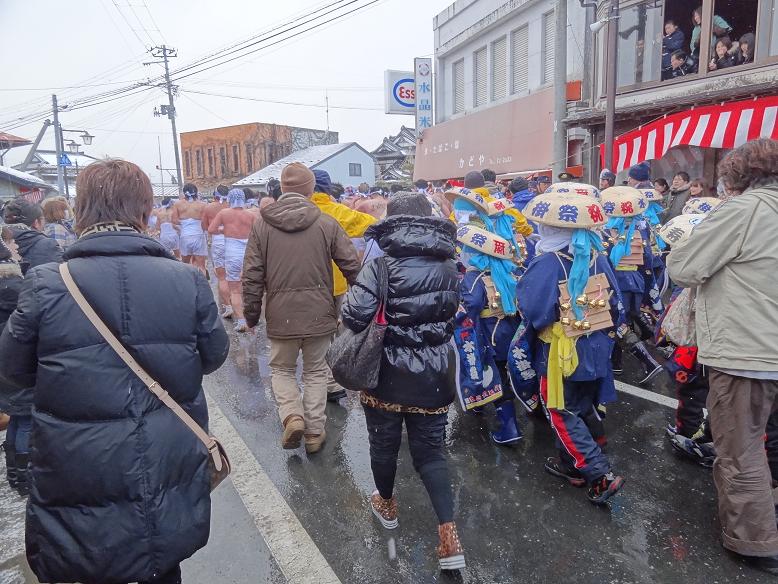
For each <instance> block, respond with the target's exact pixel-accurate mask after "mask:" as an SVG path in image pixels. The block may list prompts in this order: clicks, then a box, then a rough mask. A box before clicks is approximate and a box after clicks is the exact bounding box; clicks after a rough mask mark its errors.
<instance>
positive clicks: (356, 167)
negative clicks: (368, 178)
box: [348, 162, 362, 178]
mask: <svg viewBox="0 0 778 584" xmlns="http://www.w3.org/2000/svg"><path fill="white" fill-rule="evenodd" d="M354 170H356V171H358V172H359V174H354V173H353V172H352V171H354ZM348 175H349V176H350V177H351V176H353V177H359V178H362V163H361V162H349V163H348Z"/></svg>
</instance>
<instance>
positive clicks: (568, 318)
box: [561, 316, 570, 326]
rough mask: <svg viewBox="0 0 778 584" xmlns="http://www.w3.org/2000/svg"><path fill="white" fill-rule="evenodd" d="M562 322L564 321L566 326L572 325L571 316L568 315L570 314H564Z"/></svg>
mask: <svg viewBox="0 0 778 584" xmlns="http://www.w3.org/2000/svg"><path fill="white" fill-rule="evenodd" d="M561 322H562V324H563V325H565V326H570V317H568V316H563V317H562V321H561Z"/></svg>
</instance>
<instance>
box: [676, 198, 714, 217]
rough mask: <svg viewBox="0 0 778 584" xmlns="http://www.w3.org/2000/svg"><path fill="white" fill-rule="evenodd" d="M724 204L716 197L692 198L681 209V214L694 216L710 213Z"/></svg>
mask: <svg viewBox="0 0 778 584" xmlns="http://www.w3.org/2000/svg"><path fill="white" fill-rule="evenodd" d="M722 203H724V201H722V200H721V199H717V198H716V197H692V198H691V199H689V200H688V201H687V203H686V205H684V207H683V214H684V215H695V214H703V215H704V214H705V213H710V212H711V211H713V209H715V208H716V207H718V206H719V205H721V204H722Z"/></svg>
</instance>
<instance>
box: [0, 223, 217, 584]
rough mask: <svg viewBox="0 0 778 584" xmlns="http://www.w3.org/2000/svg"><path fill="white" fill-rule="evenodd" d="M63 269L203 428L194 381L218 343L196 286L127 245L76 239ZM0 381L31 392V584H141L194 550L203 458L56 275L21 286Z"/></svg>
mask: <svg viewBox="0 0 778 584" xmlns="http://www.w3.org/2000/svg"><path fill="white" fill-rule="evenodd" d="M65 259H67V260H69V267H70V270H71V273H72V274H73V278H74V280H75V281H76V283H77V284H78V285H79V287H80V288H81V290H82V292H83V294H84V296H85V297H86V298H87V300H88V301H89V303H90V304H91V305H92V307H93V308H94V309H95V311H96V312H97V313H98V314H99V315H100V316H101V317H102V318H103V320H104V321H105V322H106V324H107V325H108V327H109V328H110V329H111V330H112V331H113V332H114V333H115V334H116V336H117V337H118V338H119V339H120V340H121V341H122V342H123V343H124V344H125V346H127V347H128V348H129V350H130V352H131V353H132V355H133V357H135V358H136V359H137V361H138V362H139V363H140V365H141V366H142V367H144V368H145V369H146V371H148V373H149V374H150V375H151V376H152V377H154V378H155V379H156V380H157V381H159V383H160V385H161V386H162V387H164V388H165V389H167V391H168V392H169V393H170V394H171V395H172V396H173V398H174V399H175V400H176V401H177V402H178V403H179V404H181V405H182V407H183V408H184V409H185V410H186V411H188V412H189V414H190V415H191V416H192V417H193V418H194V419H195V420H196V421H197V422H198V423H199V424H200V425H202V426H203V427H206V426H207V423H208V411H207V408H206V403H205V396H204V394H203V389H202V385H201V384H202V376H203V374H204V373H210V372H212V371H214V370H216V369H217V368H218V367H219V366H221V364H222V363H223V362H224V360H225V359H226V356H227V352H228V349H229V340H228V338H227V335H226V333H225V332H224V328H223V326H222V324H221V322H220V320H219V316H218V313H217V308H216V304H215V302H214V299H213V294H212V292H211V289H210V288H209V286H208V283H207V282H206V280H205V277H204V276H203V275H202V274H201V273H200V272H199V271H197V270H195V269H193V268H192V267H190V266H187V265H184V264H182V263H179V262H177V261H175V260H174V259H173V258H172V256H170V255H169V254H168V252H166V251H165V249H164V248H163V247H162V246H161V245H160V244H159V243H158V242H156V241H154V240H153V239H150V238H148V237H145V236H143V235H140V234H136V233H126V232H119V233H98V234H94V235H89V236H86V237H84V238H82V239H80V240H79V241H78V242H76V243H75V244H73V245H72V246H71V247H70V248H69V249H68V251H67V253H66V254H65ZM0 375H2V376H3V377H4V378H5V381H7V382H10V383H12V384H14V385H16V386H17V387H32V388H33V389H31V390H30V391H31V392H33V393H34V396H33V398H34V409H33V412H32V414H33V425H32V449H31V493H30V501H29V505H28V507H27V529H26V545H27V559H28V561H29V563H30V566H31V567H32V569H33V571H34V572H35V574H36V575H37V576H38V578H39V580H40V581H41V582H75V581H77V582H84V583H93V582H94V583H96V582H100V583H108V582H136V581H138V580H141V581H142V580H150V579H152V578H154V577H156V576H159V575H161V574H163V573H165V572H167V571H169V570H171V569H172V568H173V567H174V566H175V565H176V564H178V563H179V562H181V561H182V560H184V559H185V558H187V557H189V556H191V555H192V554H193V553H194V552H195V551H197V550H198V549H199V548H201V547H203V546H204V545H205V544H206V543H207V541H208V534H209V523H210V510H211V503H210V493H209V476H208V464H207V454H206V450H205V447H204V446H203V445H202V444H201V443H200V442H199V441H198V440H197V438H196V437H195V436H194V435H193V434H192V432H191V431H190V430H189V429H188V428H187V427H186V426H185V425H184V424H183V423H182V422H181V421H180V420H179V419H178V418H177V417H176V416H175V415H174V414H173V413H172V412H171V411H170V410H169V409H168V408H167V407H166V406H164V405H163V404H162V402H160V401H159V400H158V399H157V398H156V397H155V396H154V395H153V394H152V393H151V392H150V391H149V390H148V389H147V388H146V387H145V386H144V385H143V383H142V382H141V381H140V380H139V379H138V378H137V377H136V376H135V375H134V374H133V373H132V372H131V371H130V370H129V369H128V367H127V366H126V365H125V364H124V363H123V362H122V361H121V360H120V359H119V357H118V356H117V355H116V354H115V353H114V352H113V350H112V349H111V348H110V347H109V346H108V344H107V343H106V342H105V341H104V340H103V338H102V337H101V336H100V335H99V333H98V332H97V331H96V330H95V328H94V327H93V326H92V324H91V323H90V322H89V321H88V320H87V319H86V317H85V316H84V315H83V314H82V313H81V311H80V309H79V308H78V306H77V305H76V303H75V301H74V300H73V299H72V297H70V295H69V294H68V292H67V290H66V289H65V285H64V282H63V281H62V278H61V277H60V275H59V271H58V266H57V265H56V264H47V265H43V266H39V267H37V268H33V269H31V270H30V271H29V272H28V273H27V276H26V278H25V281H24V287H23V290H22V293H21V295H20V297H19V306H18V308H17V309H16V311H15V312H14V313H13V314H12V315H11V318H10V319H9V321H8V326H7V327H6V329H5V331H3V334H2V336H1V337H0Z"/></svg>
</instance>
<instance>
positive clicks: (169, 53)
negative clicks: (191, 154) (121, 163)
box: [151, 45, 184, 190]
mask: <svg viewBox="0 0 778 584" xmlns="http://www.w3.org/2000/svg"><path fill="white" fill-rule="evenodd" d="M151 54H152V55H153V56H154V57H156V58H158V59H162V61H163V62H164V63H165V85H166V86H167V100H168V105H167V108H163V113H165V111H167V117H168V118H169V119H170V126H171V128H172V129H173V151H174V152H175V154H176V173H177V174H178V188H179V190H180V189H181V187H182V185H183V183H184V177H183V175H182V174H181V154H180V153H179V151H178V130H176V106H175V104H174V103H173V84H172V83H171V82H170V67H169V66H168V59H169V58H172V57H177V56H178V54H177V53H176V50H175V49H171V48H168V47H167V46H166V45H162V46H161V47H154V48H153V49H151ZM160 166H161V165H160Z"/></svg>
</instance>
